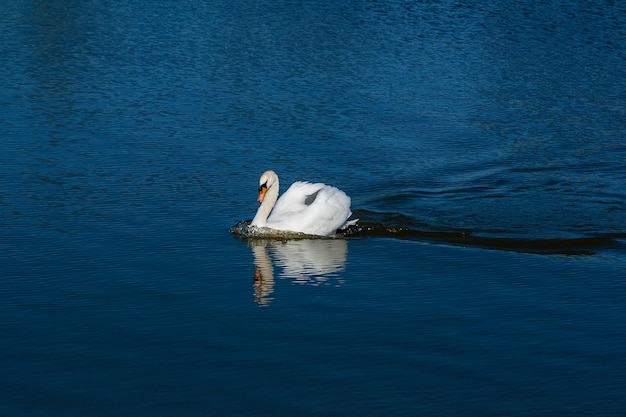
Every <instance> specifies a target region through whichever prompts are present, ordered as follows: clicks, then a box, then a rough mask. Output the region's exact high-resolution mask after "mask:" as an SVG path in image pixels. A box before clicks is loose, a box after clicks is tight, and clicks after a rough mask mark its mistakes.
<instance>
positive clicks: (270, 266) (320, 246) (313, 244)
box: [250, 239, 348, 306]
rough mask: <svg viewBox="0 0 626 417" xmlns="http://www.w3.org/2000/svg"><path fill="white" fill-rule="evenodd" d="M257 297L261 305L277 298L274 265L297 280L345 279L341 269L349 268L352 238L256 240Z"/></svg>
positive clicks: (281, 274) (282, 274)
mask: <svg viewBox="0 0 626 417" xmlns="http://www.w3.org/2000/svg"><path fill="white" fill-rule="evenodd" d="M250 246H251V248H252V253H253V255H254V266H255V271H254V300H255V301H256V302H257V303H258V304H259V305H261V306H266V305H269V303H270V302H271V301H272V300H273V299H274V297H273V293H274V283H275V281H274V267H277V268H279V269H280V270H279V272H278V278H287V279H291V280H293V281H294V282H296V283H300V284H310V285H320V284H323V283H328V282H329V281H331V280H333V279H334V283H335V284H337V285H340V284H342V283H343V281H342V280H341V279H340V278H339V276H338V274H339V272H341V271H343V270H344V269H345V265H346V260H347V258H348V242H347V241H346V240H344V239H302V240H286V241H277V240H253V241H250Z"/></svg>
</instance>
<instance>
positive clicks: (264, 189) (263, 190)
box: [256, 185, 267, 203]
mask: <svg viewBox="0 0 626 417" xmlns="http://www.w3.org/2000/svg"><path fill="white" fill-rule="evenodd" d="M266 192H267V187H266V186H265V185H262V186H260V187H259V198H257V199H256V201H258V202H259V203H262V202H263V199H264V198H265V193H266Z"/></svg>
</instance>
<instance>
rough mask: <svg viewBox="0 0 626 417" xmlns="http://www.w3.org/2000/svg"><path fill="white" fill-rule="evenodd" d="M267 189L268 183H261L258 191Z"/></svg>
mask: <svg viewBox="0 0 626 417" xmlns="http://www.w3.org/2000/svg"><path fill="white" fill-rule="evenodd" d="M266 189H267V183H265V184H263V185H260V186H259V190H258V191H259V192H261V191H263V190H266Z"/></svg>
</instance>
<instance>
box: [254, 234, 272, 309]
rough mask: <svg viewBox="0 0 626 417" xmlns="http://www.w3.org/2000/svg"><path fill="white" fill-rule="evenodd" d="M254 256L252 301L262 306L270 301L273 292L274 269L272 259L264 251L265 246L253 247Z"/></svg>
mask: <svg viewBox="0 0 626 417" xmlns="http://www.w3.org/2000/svg"><path fill="white" fill-rule="evenodd" d="M252 253H253V254H254V267H255V268H254V301H256V302H257V303H259V304H260V305H262V306H265V305H268V304H269V303H270V301H272V297H270V295H271V294H272V293H273V292H274V268H273V267H272V259H271V258H270V257H269V255H268V254H267V251H266V250H265V245H253V246H252Z"/></svg>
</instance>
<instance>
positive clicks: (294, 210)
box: [250, 171, 357, 236]
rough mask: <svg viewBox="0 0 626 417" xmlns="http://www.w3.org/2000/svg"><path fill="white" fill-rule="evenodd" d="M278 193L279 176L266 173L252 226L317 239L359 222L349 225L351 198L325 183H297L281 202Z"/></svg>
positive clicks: (283, 196)
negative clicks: (311, 236)
mask: <svg viewBox="0 0 626 417" xmlns="http://www.w3.org/2000/svg"><path fill="white" fill-rule="evenodd" d="M278 191H279V182H278V175H276V173H275V172H274V171H266V172H264V173H263V175H261V178H260V179H259V197H258V199H257V201H258V202H259V203H260V204H261V205H260V206H259V209H258V210H257V212H256V215H255V216H254V219H252V222H251V223H250V225H251V226H256V227H259V228H260V227H266V228H269V229H274V230H281V231H287V232H299V233H305V234H307V235H315V236H334V235H335V232H336V231H337V229H343V228H345V227H347V226H349V225H353V224H355V223H356V222H357V220H350V221H348V217H350V215H351V214H352V212H351V211H350V197H348V196H347V195H346V193H344V192H343V191H341V190H340V189H338V188H335V187H331V186H330V185H326V184H322V183H316V184H312V183H310V182H305V181H298V182H294V183H293V184H292V185H291V187H289V189H288V190H287V191H285V193H284V194H283V195H282V196H281V197H280V199H279V198H278ZM277 200H278V201H277Z"/></svg>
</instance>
